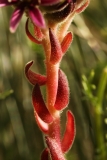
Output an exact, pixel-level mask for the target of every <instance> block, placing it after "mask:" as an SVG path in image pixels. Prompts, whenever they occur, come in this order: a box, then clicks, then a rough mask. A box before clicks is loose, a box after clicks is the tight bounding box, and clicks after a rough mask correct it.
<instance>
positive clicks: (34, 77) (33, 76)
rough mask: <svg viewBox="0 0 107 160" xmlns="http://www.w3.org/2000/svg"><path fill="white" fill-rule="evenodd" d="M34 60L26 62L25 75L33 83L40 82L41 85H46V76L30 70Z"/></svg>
mask: <svg viewBox="0 0 107 160" xmlns="http://www.w3.org/2000/svg"><path fill="white" fill-rule="evenodd" d="M32 64H33V61H30V62H28V63H27V64H26V66H25V75H26V77H27V79H28V80H29V82H30V83H31V84H33V85H35V84H37V83H38V84H39V85H44V84H46V76H43V75H41V74H36V73H34V72H32V71H31V70H30V67H31V66H32Z"/></svg>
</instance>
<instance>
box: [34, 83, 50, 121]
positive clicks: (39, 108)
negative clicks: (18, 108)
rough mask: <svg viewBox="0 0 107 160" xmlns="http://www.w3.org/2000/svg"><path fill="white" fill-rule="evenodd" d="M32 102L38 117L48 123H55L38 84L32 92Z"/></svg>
mask: <svg viewBox="0 0 107 160" xmlns="http://www.w3.org/2000/svg"><path fill="white" fill-rule="evenodd" d="M32 102H33V106H34V110H35V111H36V113H37V114H38V116H39V117H40V118H41V119H42V120H43V121H44V122H46V123H51V122H52V121H53V117H52V116H51V114H50V113H49V111H48V109H47V108H46V105H45V103H44V100H43V98H42V94H41V91H40V87H39V85H38V84H36V85H35V86H34V88H33V92H32Z"/></svg>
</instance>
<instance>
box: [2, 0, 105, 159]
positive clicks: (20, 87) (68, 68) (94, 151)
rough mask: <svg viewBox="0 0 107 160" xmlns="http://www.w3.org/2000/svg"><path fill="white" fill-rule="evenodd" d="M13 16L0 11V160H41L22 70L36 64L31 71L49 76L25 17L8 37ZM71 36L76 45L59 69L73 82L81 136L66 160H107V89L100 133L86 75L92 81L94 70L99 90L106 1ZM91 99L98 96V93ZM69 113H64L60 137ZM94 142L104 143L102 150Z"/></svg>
mask: <svg viewBox="0 0 107 160" xmlns="http://www.w3.org/2000/svg"><path fill="white" fill-rule="evenodd" d="M12 11H13V10H11V8H10V7H9V8H3V9H0V160H39V159H40V153H41V151H42V150H43V148H44V142H43V136H42V133H41V132H40V130H39V129H38V126H37V124H36V123H35V119H34V113H33V107H32V103H31V91H32V86H31V84H29V83H28V81H27V79H26V78H25V75H24V66H25V64H26V63H27V62H28V61H30V60H34V61H35V63H34V65H33V67H32V70H34V71H36V72H39V73H45V66H44V54H43V49H42V48H41V46H38V45H35V44H34V43H32V42H30V41H29V39H28V38H27V36H26V34H25V30H24V28H25V27H24V24H25V21H26V18H25V17H24V16H23V19H22V21H21V23H20V26H19V27H18V30H17V32H16V33H15V34H11V33H10V32H9V29H8V28H9V27H8V26H9V19H10V16H11V13H12ZM69 30H70V31H72V32H73V34H74V40H73V43H72V44H71V47H70V49H69V51H68V52H67V54H66V55H65V56H64V58H63V60H62V63H61V69H62V70H63V71H64V72H65V73H66V75H67V77H68V80H69V86H70V103H69V106H68V108H69V109H70V110H72V112H73V113H74V116H75V120H76V132H77V133H76V137H75V141H74V144H73V146H72V148H71V149H70V151H69V153H67V155H66V157H67V160H106V159H107V155H106V154H107V153H106V152H107V92H106V91H107V89H105V92H104V96H103V102H102V105H101V107H102V108H101V109H102V111H103V112H102V115H101V116H100V117H101V124H100V127H101V128H100V127H99V129H98V128H97V127H96V126H94V122H97V121H96V119H95V115H94V107H96V106H94V107H93V104H92V101H91V99H90V98H89V97H87V96H86V94H85V93H84V90H83V86H82V75H83V74H84V75H85V76H86V77H87V79H88V77H89V75H90V72H91V70H94V72H95V76H94V79H93V81H92V83H93V84H94V85H95V86H96V87H97V86H98V83H99V80H100V77H101V73H102V72H103V69H104V68H105V67H106V65H107V0H91V3H90V5H89V7H88V8H87V9H86V10H85V12H83V13H81V14H80V15H77V16H76V17H75V19H74V21H73V23H72V24H71V26H70V28H69ZM91 93H92V94H93V95H94V96H95V95H96V92H95V91H93V92H91ZM68 108H67V109H68ZM67 109H66V110H67ZM66 110H64V111H63V113H62V121H61V123H62V132H63V131H64V127H65V121H66ZM100 129H101V130H100ZM100 132H101V133H100ZM97 134H98V136H97ZM96 137H98V139H100V138H102V139H103V140H102V141H101V143H100V144H98V143H97V142H96ZM102 142H104V143H102ZM102 153H104V154H105V156H104V158H102Z"/></svg>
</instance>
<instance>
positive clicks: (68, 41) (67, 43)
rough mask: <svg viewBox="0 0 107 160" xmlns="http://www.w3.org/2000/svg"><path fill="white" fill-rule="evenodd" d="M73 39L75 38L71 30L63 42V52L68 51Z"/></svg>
mask: <svg viewBox="0 0 107 160" xmlns="http://www.w3.org/2000/svg"><path fill="white" fill-rule="evenodd" d="M72 40H73V36H72V33H71V32H69V33H67V35H66V36H65V37H64V39H63V41H62V43H61V48H62V52H63V53H66V51H67V50H68V48H69V46H70V44H71V42H72Z"/></svg>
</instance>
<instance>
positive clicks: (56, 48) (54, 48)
mask: <svg viewBox="0 0 107 160" xmlns="http://www.w3.org/2000/svg"><path fill="white" fill-rule="evenodd" d="M49 37H50V43H51V56H50V62H51V63H53V64H56V63H59V62H60V60H61V58H62V49H61V45H60V43H59V41H58V39H57V38H56V36H55V35H54V33H53V32H52V30H51V29H49Z"/></svg>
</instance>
